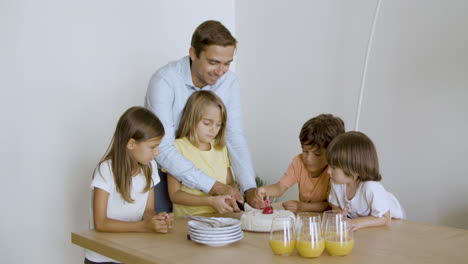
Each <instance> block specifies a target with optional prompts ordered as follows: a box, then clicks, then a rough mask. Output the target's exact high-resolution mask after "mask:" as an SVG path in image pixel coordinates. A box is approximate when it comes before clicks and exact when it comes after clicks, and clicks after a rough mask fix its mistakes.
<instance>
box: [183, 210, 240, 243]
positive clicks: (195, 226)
mask: <svg viewBox="0 0 468 264" xmlns="http://www.w3.org/2000/svg"><path fill="white" fill-rule="evenodd" d="M212 218H213V219H216V220H217V221H222V227H212V226H211V225H210V224H208V223H203V222H199V221H195V220H190V221H188V233H189V236H190V239H191V240H192V241H195V242H197V243H200V244H204V245H208V246H212V247H221V246H225V245H228V244H231V243H234V242H237V241H239V240H241V239H242V238H243V237H244V233H243V232H242V229H241V224H240V221H239V220H237V219H233V218H223V217H212Z"/></svg>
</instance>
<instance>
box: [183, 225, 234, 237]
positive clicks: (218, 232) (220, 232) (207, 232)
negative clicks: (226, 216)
mask: <svg viewBox="0 0 468 264" xmlns="http://www.w3.org/2000/svg"><path fill="white" fill-rule="evenodd" d="M241 230H242V229H241V227H240V226H238V227H235V228H232V229H228V230H217V229H208V230H204V229H202V230H200V229H196V228H192V227H190V226H189V227H188V231H189V232H193V233H198V234H205V235H223V234H224V235H225V234H232V233H235V232H239V231H241Z"/></svg>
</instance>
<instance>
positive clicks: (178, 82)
mask: <svg viewBox="0 0 468 264" xmlns="http://www.w3.org/2000/svg"><path fill="white" fill-rule="evenodd" d="M198 90H211V91H213V92H214V93H216V95H218V96H219V97H220V98H221V100H223V102H224V104H225V105H226V110H227V115H228V120H227V126H226V128H227V131H226V132H227V133H226V139H227V140H226V144H227V148H228V151H229V159H230V162H231V166H232V169H233V172H234V175H235V176H236V177H237V179H238V182H239V184H240V188H241V190H242V192H245V191H246V190H248V189H250V188H255V187H256V184H255V172H254V169H253V165H252V159H251V157H250V152H249V149H248V147H247V141H246V139H245V136H244V131H243V128H242V109H241V100H240V87H239V80H238V78H237V76H236V75H235V74H234V73H233V72H231V71H228V72H226V73H225V74H224V75H223V76H221V78H219V79H218V81H217V82H216V84H215V85H206V86H204V87H202V88H201V89H200V88H197V87H195V86H194V85H193V82H192V74H191V71H190V58H189V56H186V57H184V58H182V59H180V60H178V61H175V62H171V63H169V64H167V65H166V66H164V67H162V68H161V69H159V70H158V71H157V72H156V73H155V74H153V76H152V77H151V80H150V83H149V87H148V90H147V92H146V98H145V107H146V108H148V109H150V110H151V111H153V113H155V114H156V115H157V116H158V118H159V119H160V120H161V122H162V123H163V125H164V129H165V131H166V134H165V136H164V138H163V140H162V142H161V145H160V146H159V155H158V156H157V157H156V161H157V162H158V164H159V165H160V166H161V167H163V168H164V169H166V170H167V171H168V172H169V173H170V174H171V175H173V176H174V177H176V178H177V179H178V180H179V181H181V182H182V184H184V185H186V186H188V187H190V188H193V189H198V190H201V191H203V192H205V193H208V192H209V191H210V190H211V188H212V187H213V185H214V183H215V182H216V181H215V180H214V179H213V178H211V177H210V176H208V175H206V174H205V173H203V172H202V171H201V170H199V169H197V168H196V167H195V165H193V163H192V162H191V161H189V160H188V159H186V158H185V157H184V156H182V154H180V153H179V151H178V150H177V149H176V148H175V146H174V139H175V132H176V130H177V128H178V126H179V122H180V119H181V117H182V112H183V110H184V107H185V104H186V102H187V100H188V98H189V97H190V95H191V94H192V93H193V92H195V91H198Z"/></svg>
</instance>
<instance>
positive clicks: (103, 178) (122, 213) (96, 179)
mask: <svg viewBox="0 0 468 264" xmlns="http://www.w3.org/2000/svg"><path fill="white" fill-rule="evenodd" d="M151 167H152V169H153V175H152V176H151V177H152V179H153V182H152V184H150V185H151V187H153V186H154V185H156V184H158V183H159V176H158V167H157V165H156V161H154V160H152V161H151ZM145 186H146V179H145V176H144V175H143V174H142V173H140V174H138V175H137V176H135V177H133V178H132V187H131V190H130V197H131V198H132V199H133V200H134V202H133V203H128V202H127V201H125V200H124V199H123V198H122V195H120V193H119V192H117V188H116V185H115V181H114V175H113V174H112V166H111V161H110V160H106V161H104V162H103V163H102V164H101V165H100V166H99V168H97V169H96V171H95V172H94V176H93V180H92V182H91V189H92V190H94V188H99V189H102V190H104V191H106V192H107V193H109V198H108V201H107V217H108V218H110V219H115V220H121V221H141V220H142V219H143V214H144V212H145V208H146V202H147V201H148V192H142V191H143V189H144V188H145ZM91 197H92V196H91ZM91 200H92V199H91ZM93 217H94V215H93V207H92V201H91V219H90V229H94V221H93ZM86 258H87V259H89V260H91V261H94V262H118V261H115V260H113V259H110V258H108V257H105V256H102V255H100V254H97V253H96V252H93V251H90V250H86Z"/></svg>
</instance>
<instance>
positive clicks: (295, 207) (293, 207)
mask: <svg viewBox="0 0 468 264" xmlns="http://www.w3.org/2000/svg"><path fill="white" fill-rule="evenodd" d="M283 207H284V209H286V210H289V211H291V212H293V213H297V212H298V211H300V209H301V202H300V201H293V200H290V201H286V202H284V203H283Z"/></svg>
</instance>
